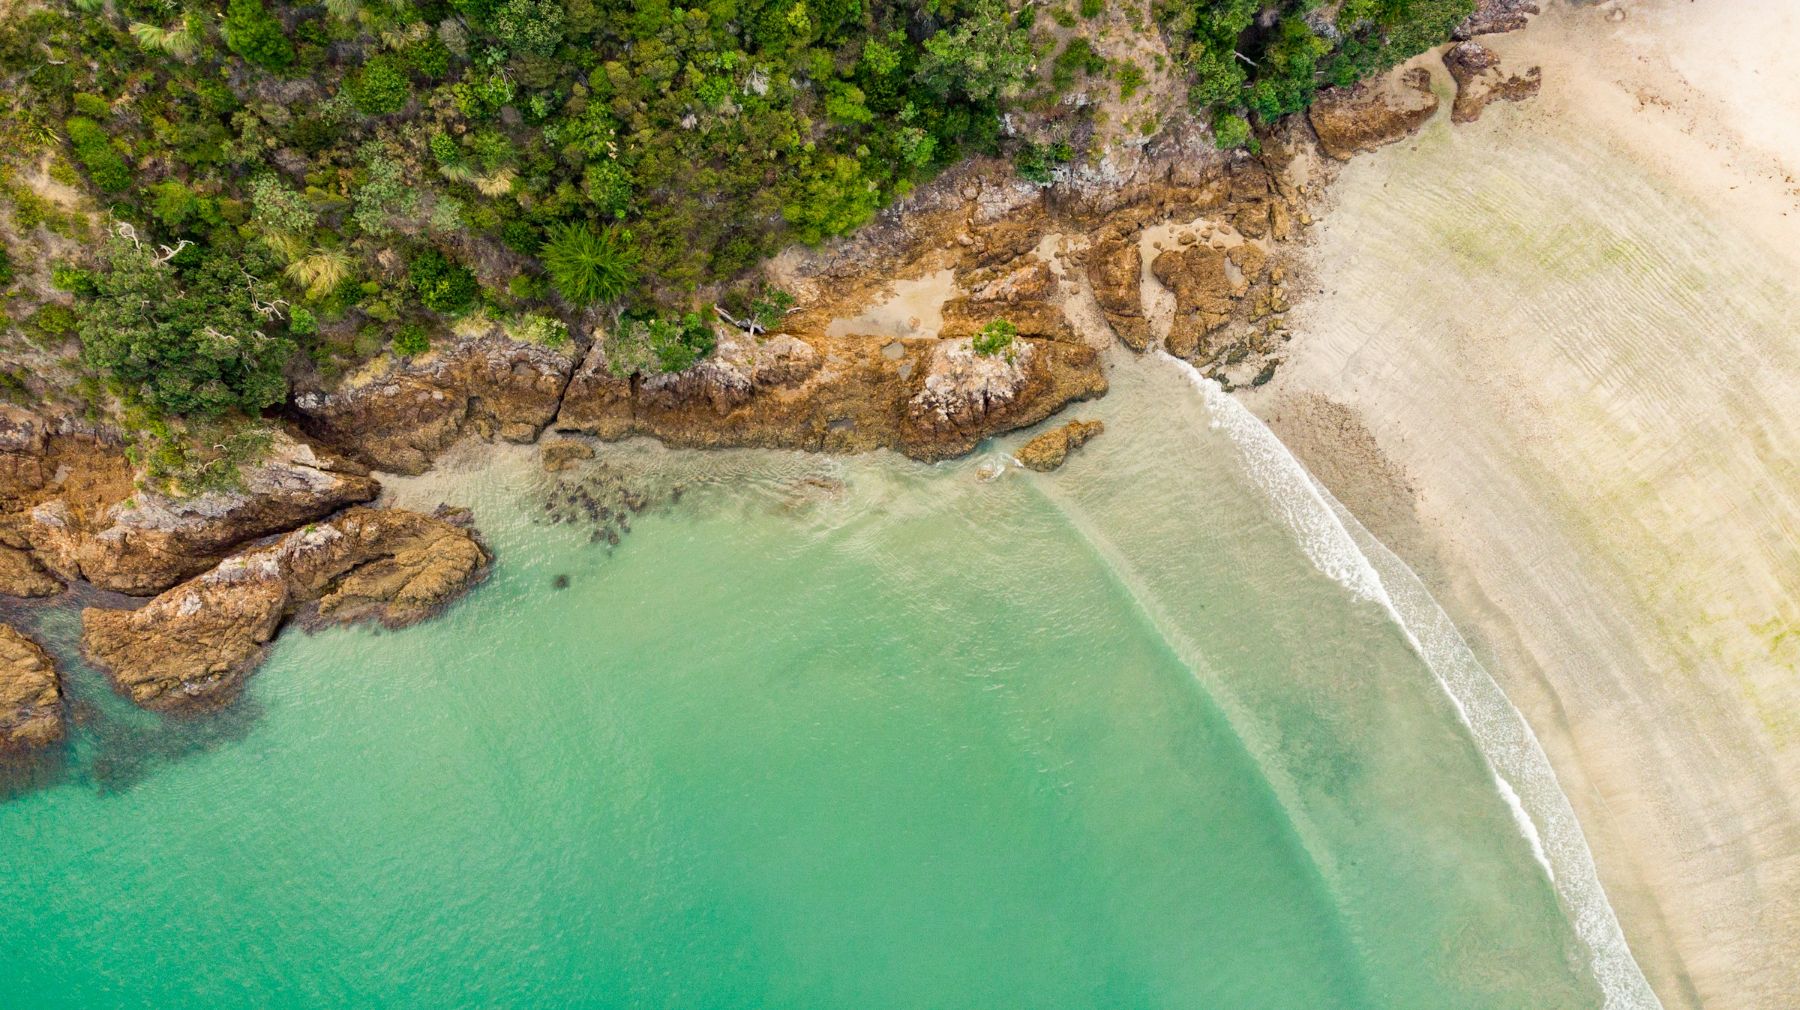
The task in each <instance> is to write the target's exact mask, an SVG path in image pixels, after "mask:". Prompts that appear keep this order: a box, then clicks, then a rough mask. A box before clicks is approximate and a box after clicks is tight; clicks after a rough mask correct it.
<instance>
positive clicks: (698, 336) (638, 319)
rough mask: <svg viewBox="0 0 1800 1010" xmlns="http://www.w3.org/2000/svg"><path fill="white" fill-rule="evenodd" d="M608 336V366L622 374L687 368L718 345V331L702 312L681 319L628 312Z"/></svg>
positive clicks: (691, 313) (666, 371)
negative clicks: (703, 316)
mask: <svg viewBox="0 0 1800 1010" xmlns="http://www.w3.org/2000/svg"><path fill="white" fill-rule="evenodd" d="M605 339H606V360H607V367H608V368H609V369H610V370H611V371H612V373H613V374H614V375H616V376H619V377H620V378H623V377H625V376H628V375H631V374H632V373H634V372H650V373H663V374H667V373H670V372H681V371H685V370H687V369H689V368H692V367H693V366H694V365H695V363H697V362H699V361H700V359H702V358H704V357H706V356H707V355H708V354H711V353H712V352H713V348H714V347H716V346H718V335H717V334H715V333H714V332H713V328H712V326H711V325H710V324H708V323H707V322H706V320H705V319H704V318H702V317H701V315H700V313H698V312H689V313H687V314H685V315H683V316H682V317H681V318H680V319H679V320H672V319H665V318H662V317H660V316H655V315H648V314H643V313H627V314H626V316H625V317H624V318H623V319H621V320H620V322H619V325H618V326H616V327H614V329H613V331H612V333H610V334H609V335H608V336H607V337H606V338H605Z"/></svg>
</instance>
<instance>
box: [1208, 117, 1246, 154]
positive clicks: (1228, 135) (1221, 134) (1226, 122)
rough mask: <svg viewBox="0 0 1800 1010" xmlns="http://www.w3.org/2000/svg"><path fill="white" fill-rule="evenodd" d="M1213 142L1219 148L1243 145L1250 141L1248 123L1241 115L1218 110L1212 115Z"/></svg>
mask: <svg viewBox="0 0 1800 1010" xmlns="http://www.w3.org/2000/svg"><path fill="white" fill-rule="evenodd" d="M1212 130H1213V143H1214V144H1217V145H1218V146H1219V148H1220V149H1221V150H1230V149H1232V148H1234V147H1243V146H1244V145H1245V144H1248V143H1249V142H1250V123H1249V121H1248V120H1246V119H1244V117H1243V116H1239V115H1236V114H1234V113H1230V112H1219V113H1216V114H1214V115H1213V121H1212Z"/></svg>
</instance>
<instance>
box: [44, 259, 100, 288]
mask: <svg viewBox="0 0 1800 1010" xmlns="http://www.w3.org/2000/svg"><path fill="white" fill-rule="evenodd" d="M50 286H51V287H53V288H55V289H56V290H58V291H67V292H70V293H71V294H77V295H91V294H94V293H96V292H97V291H99V290H100V289H99V287H98V286H97V285H96V284H95V283H94V275H93V274H91V273H89V272H88V271H86V270H83V269H81V268H80V267H78V266H76V265H75V264H73V263H58V264H56V265H55V266H53V267H51V268H50Z"/></svg>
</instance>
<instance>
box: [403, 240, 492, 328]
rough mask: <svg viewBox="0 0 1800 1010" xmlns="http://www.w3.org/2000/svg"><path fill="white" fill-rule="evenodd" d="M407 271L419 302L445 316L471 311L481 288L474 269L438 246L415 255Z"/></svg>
mask: <svg viewBox="0 0 1800 1010" xmlns="http://www.w3.org/2000/svg"><path fill="white" fill-rule="evenodd" d="M407 272H408V275H409V276H410V277H411V279H412V285H413V291H414V292H415V293H417V294H418V296H419V303H420V304H421V305H424V306H425V307H426V308H428V309H430V310H431V311H433V312H437V313H441V314H443V315H446V316H460V315H462V314H463V313H465V312H467V311H469V309H471V308H473V307H474V305H475V296H476V294H477V293H479V292H480V290H481V287H480V285H478V284H477V283H476V282H475V274H474V272H473V271H471V270H470V269H469V268H468V267H466V266H463V265H462V264H460V263H456V262H454V261H452V260H451V259H450V258H449V257H447V256H445V255H444V254H443V253H441V252H438V251H437V250H436V249H426V250H424V251H423V252H420V253H419V254H418V255H416V256H414V257H413V258H412V263H411V264H410V266H409V269H408V271H407Z"/></svg>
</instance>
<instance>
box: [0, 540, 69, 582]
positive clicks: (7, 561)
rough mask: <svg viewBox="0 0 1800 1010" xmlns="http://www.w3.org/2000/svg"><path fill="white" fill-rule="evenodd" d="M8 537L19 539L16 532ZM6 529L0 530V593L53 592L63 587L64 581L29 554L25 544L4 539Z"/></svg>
mask: <svg viewBox="0 0 1800 1010" xmlns="http://www.w3.org/2000/svg"><path fill="white" fill-rule="evenodd" d="M10 536H11V537H13V538H16V539H18V540H20V541H22V539H23V538H18V537H17V534H16V533H13V534H10ZM8 537H9V533H8V531H5V530H0V596H22V597H26V598H30V597H33V596H53V595H55V594H57V593H59V592H61V591H62V588H63V584H62V582H60V581H59V580H57V579H56V577H55V576H53V575H51V574H50V573H49V572H48V571H46V570H45V569H44V566H43V565H40V564H38V561H37V559H36V558H34V557H32V556H31V551H30V550H28V549H27V547H28V545H27V544H25V543H23V542H19V543H5V542H4V540H5V539H7V538H8Z"/></svg>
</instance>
